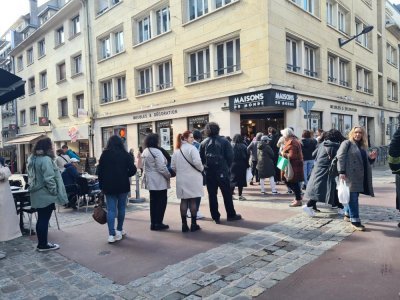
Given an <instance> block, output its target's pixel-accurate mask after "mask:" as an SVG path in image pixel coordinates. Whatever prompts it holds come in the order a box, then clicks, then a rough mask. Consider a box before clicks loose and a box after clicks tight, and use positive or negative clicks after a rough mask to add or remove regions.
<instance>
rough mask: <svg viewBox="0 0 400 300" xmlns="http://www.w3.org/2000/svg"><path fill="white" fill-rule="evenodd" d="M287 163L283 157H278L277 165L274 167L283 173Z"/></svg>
mask: <svg viewBox="0 0 400 300" xmlns="http://www.w3.org/2000/svg"><path fill="white" fill-rule="evenodd" d="M288 162H289V160H288V159H287V158H285V157H283V156H279V157H278V163H277V164H276V167H277V168H278V169H279V170H282V171H284V170H285V168H286V167H287V165H288Z"/></svg>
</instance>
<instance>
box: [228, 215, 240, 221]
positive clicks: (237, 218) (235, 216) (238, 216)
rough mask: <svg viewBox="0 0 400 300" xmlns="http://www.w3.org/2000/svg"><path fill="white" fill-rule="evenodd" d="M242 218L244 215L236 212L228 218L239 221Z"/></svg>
mask: <svg viewBox="0 0 400 300" xmlns="http://www.w3.org/2000/svg"><path fill="white" fill-rule="evenodd" d="M241 219H242V216H241V215H239V214H236V215H234V216H233V217H228V218H227V220H228V221H238V220H241Z"/></svg>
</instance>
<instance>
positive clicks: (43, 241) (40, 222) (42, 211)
mask: <svg viewBox="0 0 400 300" xmlns="http://www.w3.org/2000/svg"><path fill="white" fill-rule="evenodd" d="M55 209H56V208H55V205H54V203H52V204H50V205H48V206H46V207H43V208H37V209H36V210H37V213H38V219H37V223H36V234H37V238H38V247H44V246H47V233H48V232H49V221H50V217H51V213H52V212H53V210H55Z"/></svg>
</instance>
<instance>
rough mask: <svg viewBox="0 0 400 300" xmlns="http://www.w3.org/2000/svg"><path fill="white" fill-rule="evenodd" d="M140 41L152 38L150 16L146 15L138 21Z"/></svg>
mask: <svg viewBox="0 0 400 300" xmlns="http://www.w3.org/2000/svg"><path fill="white" fill-rule="evenodd" d="M138 32H139V43H142V42H145V41H147V40H149V39H150V38H151V28H150V16H147V17H144V18H143V19H142V20H140V21H139V22H138Z"/></svg>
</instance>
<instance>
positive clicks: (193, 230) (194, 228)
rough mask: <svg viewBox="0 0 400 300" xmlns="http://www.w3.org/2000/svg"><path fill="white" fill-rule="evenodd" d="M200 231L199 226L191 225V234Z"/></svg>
mask: <svg viewBox="0 0 400 300" xmlns="http://www.w3.org/2000/svg"><path fill="white" fill-rule="evenodd" d="M200 229H201V228H200V226H199V225H197V224H192V225H190V231H191V232H195V231H197V230H200Z"/></svg>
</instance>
